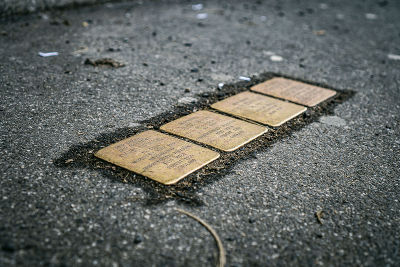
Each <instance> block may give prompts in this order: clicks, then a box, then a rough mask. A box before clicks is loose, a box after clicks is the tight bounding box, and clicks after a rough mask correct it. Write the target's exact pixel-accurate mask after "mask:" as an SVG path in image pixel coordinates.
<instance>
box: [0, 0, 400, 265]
mask: <svg viewBox="0 0 400 267" xmlns="http://www.w3.org/2000/svg"><path fill="white" fill-rule="evenodd" d="M201 3H202V4H203V7H202V9H201V10H193V9H192V4H198V2H190V1H159V0H155V1H133V2H122V3H108V4H104V5H96V6H87V7H81V8H75V9H58V10H57V9H56V10H51V11H46V12H42V13H33V14H30V15H23V16H22V15H20V16H8V17H3V18H1V19H0V62H1V63H0V92H1V98H0V116H1V119H0V134H1V137H0V144H1V150H0V151H1V152H0V153H1V157H0V173H1V179H0V265H1V266H38V265H46V266H96V265H98V266H212V265H214V264H215V263H216V262H217V258H218V249H217V246H216V243H215V241H214V239H213V237H212V235H211V234H210V233H209V232H208V231H207V230H206V229H205V228H204V227H203V226H201V225H200V224H199V223H197V222H196V221H195V220H193V219H191V218H189V217H187V216H185V215H183V214H180V213H179V212H177V211H176V208H180V209H184V210H186V211H189V212H191V213H193V214H195V215H196V216H198V217H199V218H201V219H203V220H204V221H206V222H207V223H208V224H209V225H211V226H212V227H213V228H214V229H215V231H216V232H217V233H218V235H219V236H220V237H221V240H222V243H223V245H224V247H225V250H226V255H227V266H288V265H289V266H315V265H321V266H322V265H325V266H346V265H351V266H354V265H356V266H399V265H400V226H399V225H400V203H399V197H400V185H399V183H400V181H399V180H400V178H399V177H400V171H399V169H400V153H399V152H400V71H399V70H400V56H399V55H400V47H399V43H400V16H399V13H400V2H398V1H394V0H393V1H389V0H388V1H314V0H313V1H306V2H303V3H300V2H299V1H284V2H282V1H248V2H247V1H246V3H243V2H242V1H202V2H201ZM195 9H196V8H195ZM199 14H201V15H200V16H199ZM205 14H206V15H205ZM39 52H58V56H52V57H41V56H39V55H38V53H39ZM102 58H110V59H112V60H113V61H110V62H116V63H115V64H117V63H122V64H124V65H125V66H123V67H120V66H119V65H118V64H117V65H114V66H110V65H101V64H100V65H97V66H93V65H96V64H85V62H86V63H90V62H95V61H96V60H98V59H102ZM86 59H90V61H87V60H86ZM109 64H111V63H109ZM111 65H113V64H111ZM268 73H275V74H277V75H284V76H287V77H291V78H293V79H299V80H305V81H310V82H312V83H316V84H322V85H324V86H327V87H329V88H334V89H336V90H338V91H340V92H352V96H351V97H348V98H346V99H343V101H340V103H336V104H335V105H333V106H330V108H327V109H326V110H325V111H323V112H320V113H318V114H317V115H315V116H314V115H312V116H311V117H312V119H310V120H307V121H306V122H305V123H303V124H302V125H301V127H295V125H293V127H292V126H290V127H289V126H288V128H290V129H289V130H288V131H287V132H285V134H284V135H279V132H278V133H277V135H276V136H275V139H274V141H273V142H265V143H264V145H259V146H258V147H257V149H255V150H253V151H250V152H248V153H247V154H246V155H245V156H243V157H240V158H237V159H235V160H233V159H232V161H231V164H226V165H224V166H223V168H222V169H223V170H221V171H218V172H216V173H215V174H213V175H208V176H207V175H205V176H204V177H203V176H200V175H197V176H196V174H195V175H194V176H193V177H192V178H189V179H187V180H185V179H184V180H183V181H182V182H181V183H179V184H178V185H177V187H171V188H167V187H163V186H160V185H158V184H156V183H155V182H152V181H150V180H148V179H145V178H143V177H140V176H136V175H133V174H129V173H127V172H124V171H123V170H120V169H115V168H114V169H113V166H111V165H107V164H105V165H101V163H99V161H98V160H95V159H93V157H92V156H91V154H92V153H93V152H95V151H92V150H95V149H96V148H99V147H100V146H101V145H103V144H106V143H107V142H110V141H112V140H114V139H120V138H122V137H124V136H129V135H131V134H133V133H134V132H137V131H142V130H144V129H149V128H152V127H157V122H160V121H162V120H163V118H170V117H171V116H174V115H177V114H181V113H184V112H186V111H187V110H192V111H193V110H195V109H198V108H202V107H204V105H206V104H207V103H208V102H207V101H208V100H209V99H212V97H213V96H219V95H220V94H221V92H223V93H226V94H228V93H229V92H233V91H234V90H236V89H237V88H247V87H248V86H249V85H250V84H252V83H256V82H258V81H261V80H262V79H263V77H264V78H265V77H267V76H268V75H270V74H268ZM240 76H245V77H250V78H251V81H250V82H246V81H240V80H239V77H240ZM219 83H224V84H225V85H226V87H225V88H226V89H225V91H224V89H223V90H222V91H221V90H220V89H219V88H218V84H219ZM220 97H224V96H223V95H220ZM216 167H218V166H216ZM199 173H201V172H199ZM122 174H124V175H125V174H126V176H122ZM204 181H206V182H204ZM316 212H320V213H318V214H322V218H321V219H320V220H318V219H317V218H316Z"/></svg>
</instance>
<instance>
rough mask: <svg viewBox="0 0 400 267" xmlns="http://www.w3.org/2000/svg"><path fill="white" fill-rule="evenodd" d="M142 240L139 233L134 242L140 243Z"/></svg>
mask: <svg viewBox="0 0 400 267" xmlns="http://www.w3.org/2000/svg"><path fill="white" fill-rule="evenodd" d="M142 241H143V238H142V236H141V235H139V234H137V235H136V236H135V239H134V240H133V243H135V244H139V243H141V242H142Z"/></svg>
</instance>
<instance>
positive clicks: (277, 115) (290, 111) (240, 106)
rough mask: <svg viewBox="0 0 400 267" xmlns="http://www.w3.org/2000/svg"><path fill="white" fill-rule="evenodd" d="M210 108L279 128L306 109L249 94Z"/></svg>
mask: <svg viewBox="0 0 400 267" xmlns="http://www.w3.org/2000/svg"><path fill="white" fill-rule="evenodd" d="M211 107H212V108H214V109H217V110H220V111H222V112H225V113H228V114H232V115H235V116H238V117H241V118H246V119H250V120H253V121H257V122H260V123H262V124H267V125H270V126H274V127H276V126H280V125H282V124H283V123H285V122H287V121H288V120H290V119H292V118H294V117H296V116H297V115H299V114H301V113H303V112H304V111H306V110H307V108H305V107H303V106H299V105H296V104H292V103H288V102H285V101H281V100H278V99H275V98H272V97H268V96H263V95H260V94H255V93H251V92H243V93H240V94H237V95H234V96H231V97H228V98H226V99H224V100H222V101H219V102H217V103H214V104H213V105H211Z"/></svg>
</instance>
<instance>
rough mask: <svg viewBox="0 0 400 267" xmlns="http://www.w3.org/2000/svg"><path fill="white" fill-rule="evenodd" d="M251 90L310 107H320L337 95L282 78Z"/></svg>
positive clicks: (331, 91) (258, 85)
mask: <svg viewBox="0 0 400 267" xmlns="http://www.w3.org/2000/svg"><path fill="white" fill-rule="evenodd" d="M251 90H253V91H256V92H259V93H262V94H266V95H271V96H275V97H279V98H283V99H286V100H289V101H292V102H295V103H298V104H301V105H305V106H309V107H313V106H315V105H318V104H319V103H321V102H322V101H325V100H326V99H328V98H330V97H332V96H334V95H335V94H336V92H335V91H333V90H329V89H325V88H322V87H318V86H314V85H311V84H306V83H303V82H298V81H293V80H290V79H286V78H281V77H277V78H273V79H271V80H268V81H266V82H263V83H260V84H257V85H255V86H253V87H251Z"/></svg>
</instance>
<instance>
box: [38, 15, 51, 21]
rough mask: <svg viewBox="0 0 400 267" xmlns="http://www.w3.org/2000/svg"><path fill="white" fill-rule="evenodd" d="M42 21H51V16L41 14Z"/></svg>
mask: <svg viewBox="0 0 400 267" xmlns="http://www.w3.org/2000/svg"><path fill="white" fill-rule="evenodd" d="M40 17H41V18H42V20H49V16H48V15H47V14H40Z"/></svg>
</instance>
